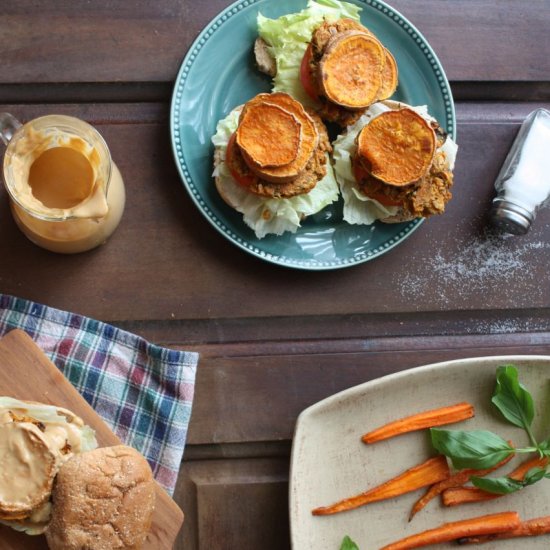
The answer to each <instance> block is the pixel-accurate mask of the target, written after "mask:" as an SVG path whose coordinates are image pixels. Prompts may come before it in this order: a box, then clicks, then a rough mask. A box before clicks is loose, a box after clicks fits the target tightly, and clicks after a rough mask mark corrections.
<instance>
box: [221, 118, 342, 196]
mask: <svg viewBox="0 0 550 550" xmlns="http://www.w3.org/2000/svg"><path fill="white" fill-rule="evenodd" d="M306 110H307V112H308V114H309V115H310V116H311V118H312V119H313V122H314V123H315V126H316V128H317V132H318V134H319V142H318V144H317V147H316V148H315V150H314V152H313V154H312V155H311V158H310V159H309V161H308V163H307V165H306V167H305V168H304V170H303V171H302V172H300V174H299V175H298V176H297V177H296V178H294V179H293V180H290V181H288V182H284V183H273V182H271V181H266V180H263V179H261V178H260V177H257V176H256V175H255V174H254V173H253V172H252V170H250V168H249V167H248V165H247V164H246V162H245V160H244V157H243V155H242V153H241V150H240V148H239V146H238V145H237V144H235V153H234V155H233V159H232V165H231V168H232V169H233V170H235V171H236V172H237V173H238V174H242V175H243V176H245V177H251V176H252V177H253V182H252V183H251V184H250V185H249V186H248V187H247V189H248V190H249V191H250V192H251V193H254V194H255V195H260V196H262V197H269V198H274V199H287V198H291V197H294V196H296V195H303V194H304V193H307V192H309V191H311V190H312V189H313V188H314V187H315V186H316V185H317V183H318V182H319V181H320V180H322V179H323V178H324V177H325V175H326V173H327V168H326V163H327V153H330V152H332V146H331V144H330V141H329V138H328V134H327V130H326V128H325V125H324V124H323V122H322V121H321V119H320V118H319V116H318V115H317V114H315V113H314V112H313V111H311V110H309V109H306Z"/></svg>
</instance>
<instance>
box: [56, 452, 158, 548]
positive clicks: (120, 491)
mask: <svg viewBox="0 0 550 550" xmlns="http://www.w3.org/2000/svg"><path fill="white" fill-rule="evenodd" d="M154 505H155V482H154V480H153V475H152V472H151V468H150V467H149V464H148V463H147V461H146V460H145V458H143V456H141V455H140V454H139V453H138V452H137V451H135V450H134V449H132V448H131V447H126V446H123V445H119V446H116V447H104V448H101V449H95V450H93V451H89V452H86V453H82V454H80V455H75V456H74V457H73V458H71V459H70V460H69V461H68V462H66V463H65V464H64V465H63V466H62V467H61V468H60V470H59V473H58V474H57V478H56V481H55V485H54V490H53V508H52V519H51V522H50V525H49V527H48V529H47V531H46V539H47V541H48V545H49V548H50V549H51V550H84V549H86V550H116V549H122V548H124V549H135V550H137V549H139V548H141V547H142V545H143V543H144V541H145V538H146V536H147V533H148V532H149V530H150V527H151V520H152V515H153V510H154Z"/></svg>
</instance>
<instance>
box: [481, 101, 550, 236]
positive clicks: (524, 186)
mask: <svg viewBox="0 0 550 550" xmlns="http://www.w3.org/2000/svg"><path fill="white" fill-rule="evenodd" d="M495 189H496V191H497V196H496V198H495V199H494V200H493V207H492V209H491V214H490V216H491V220H492V222H493V224H494V225H496V226H497V227H498V228H499V229H500V230H501V231H503V232H505V233H512V234H514V235H524V234H525V233H527V231H529V228H530V227H531V224H532V223H533V220H534V219H535V213H536V210H537V208H538V207H539V206H541V205H543V204H544V203H545V201H547V200H548V197H549V196H550V111H547V110H546V109H537V110H536V111H533V112H532V113H530V114H529V115H528V116H527V118H526V119H525V121H524V122H523V124H522V125H521V128H520V130H519V132H518V135H517V136H516V139H515V140H514V143H513V144H512V148H511V149H510V152H509V153H508V156H507V157H506V160H505V161H504V164H503V166H502V168H501V170H500V172H499V174H498V176H497V179H496V181H495Z"/></svg>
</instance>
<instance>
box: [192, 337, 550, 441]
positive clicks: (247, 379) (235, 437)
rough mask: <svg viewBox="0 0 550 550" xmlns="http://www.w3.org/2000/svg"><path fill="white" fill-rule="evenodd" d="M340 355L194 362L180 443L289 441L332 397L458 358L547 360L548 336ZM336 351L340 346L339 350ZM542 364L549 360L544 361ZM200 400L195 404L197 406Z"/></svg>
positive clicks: (394, 342)
mask: <svg viewBox="0 0 550 550" xmlns="http://www.w3.org/2000/svg"><path fill="white" fill-rule="evenodd" d="M361 343H362V344H363V346H362V347H363V349H362V350H361V349H360V345H359V344H360V343H358V344H357V345H356V346H353V345H349V346H348V348H347V350H346V349H344V346H343V345H341V346H340V347H339V348H338V347H337V346H334V348H333V351H332V352H331V351H328V349H327V348H328V347H329V346H327V348H325V349H320V350H319V351H318V352H317V353H316V352H315V348H314V347H312V348H311V349H310V350H309V352H308V353H300V351H293V348H292V346H291V345H288V351H287V353H284V352H283V351H281V352H280V353H279V354H275V353H272V352H271V353H266V354H265V355H264V354H263V353H262V349H261V347H260V348H258V347H257V346H256V347H257V351H256V355H251V356H247V357H238V356H237V357H206V358H202V360H201V368H200V369H199V371H198V375H197V389H196V394H197V396H198V399H197V400H196V402H195V405H194V407H193V413H192V419H191V424H190V429H189V434H188V440H187V441H188V443H189V444H191V445H193V444H203V445H204V444H223V443H244V442H267V441H283V440H290V439H292V434H293V431H294V425H295V421H296V418H297V417H298V415H299V413H300V412H301V411H302V410H304V409H306V408H307V407H309V406H310V405H313V404H314V403H316V402H317V401H320V400H321V399H324V398H325V397H328V396H330V395H332V394H334V393H337V392H339V391H342V390H345V389H348V388H350V387H352V386H356V385H358V384H362V383H363V382H367V381H369V380H373V379H375V378H378V377H381V376H385V375H387V374H391V373H394V372H398V371H402V370H406V369H410V368H414V367H418V366H422V365H426V364H431V363H437V362H440V361H448V360H451V359H459V358H463V357H487V356H491V355H523V354H527V355H549V356H550V333H540V334H539V335H538V337H537V338H536V339H535V338H533V337H532V336H531V335H508V334H502V335H494V336H492V335H483V336H475V337H472V336H460V337H459V336H456V337H453V336H446V337H444V336H428V337H414V336H410V337H402V338H387V339H373V340H369V338H368V336H365V338H364V339H363V340H362V341H361ZM340 344H343V343H342V342H341V343H340ZM549 361H550V358H549ZM201 397H202V398H201Z"/></svg>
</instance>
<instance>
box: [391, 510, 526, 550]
mask: <svg viewBox="0 0 550 550" xmlns="http://www.w3.org/2000/svg"><path fill="white" fill-rule="evenodd" d="M520 523H521V522H520V519H519V515H518V514H517V512H501V513H500V514H491V515H488V516H481V517H477V518H471V519H466V520H462V521H454V522H452V523H444V524H443V525H440V526H439V527H436V528H435V529H430V530H428V531H422V533H417V534H416V535H411V536H410V537H406V538H404V539H401V540H399V541H397V542H393V543H391V544H388V545H386V546H384V547H383V548H382V549H381V550H409V548H420V547H421V546H429V545H430V544H439V543H441V542H449V541H452V540H457V539H463V538H466V537H468V538H469V537H474V536H476V535H489V534H494V533H503V532H505V531H511V530H512V529H516V528H517V527H519V525H520Z"/></svg>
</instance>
